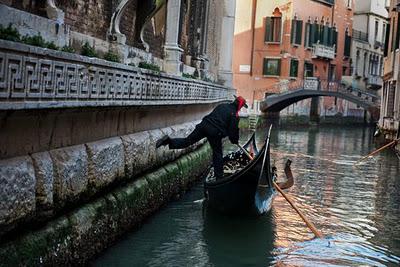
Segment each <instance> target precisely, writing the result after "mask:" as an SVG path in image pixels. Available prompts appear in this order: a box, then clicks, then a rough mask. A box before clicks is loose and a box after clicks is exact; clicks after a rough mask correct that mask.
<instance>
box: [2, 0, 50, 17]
mask: <svg viewBox="0 0 400 267" xmlns="http://www.w3.org/2000/svg"><path fill="white" fill-rule="evenodd" d="M45 2H46V1H45V0H39V1H37V0H36V1H35V0H0V4H5V5H7V6H11V7H14V8H17V9H20V10H23V11H27V12H30V13H33V14H36V15H39V16H44V17H46V10H45V9H44V8H45Z"/></svg>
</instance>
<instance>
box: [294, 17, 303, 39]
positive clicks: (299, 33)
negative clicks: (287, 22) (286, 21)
mask: <svg viewBox="0 0 400 267" xmlns="http://www.w3.org/2000/svg"><path fill="white" fill-rule="evenodd" d="M302 36H303V21H302V20H297V21H296V40H295V43H296V44H298V45H301V37H302Z"/></svg>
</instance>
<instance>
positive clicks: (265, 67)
mask: <svg viewBox="0 0 400 267" xmlns="http://www.w3.org/2000/svg"><path fill="white" fill-rule="evenodd" d="M267 67H268V64H267V59H266V58H264V62H263V75H267Z"/></svg>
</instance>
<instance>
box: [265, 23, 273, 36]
mask: <svg viewBox="0 0 400 267" xmlns="http://www.w3.org/2000/svg"><path fill="white" fill-rule="evenodd" d="M272 36H273V35H272V17H267V18H266V20H265V42H272V39H273V37H272Z"/></svg>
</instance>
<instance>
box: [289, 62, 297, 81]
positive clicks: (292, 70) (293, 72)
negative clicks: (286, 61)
mask: <svg viewBox="0 0 400 267" xmlns="http://www.w3.org/2000/svg"><path fill="white" fill-rule="evenodd" d="M298 70H299V61H298V60H296V59H292V60H291V61H290V77H297V74H298Z"/></svg>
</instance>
